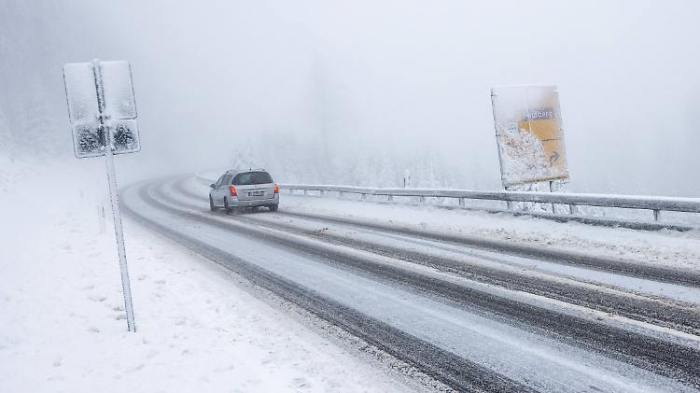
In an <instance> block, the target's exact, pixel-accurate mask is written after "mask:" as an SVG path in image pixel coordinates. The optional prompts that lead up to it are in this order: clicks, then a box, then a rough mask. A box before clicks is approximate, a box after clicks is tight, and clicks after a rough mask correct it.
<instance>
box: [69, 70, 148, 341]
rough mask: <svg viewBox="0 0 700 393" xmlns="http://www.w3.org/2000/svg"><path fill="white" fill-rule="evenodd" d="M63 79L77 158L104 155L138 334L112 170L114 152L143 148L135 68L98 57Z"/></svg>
mask: <svg viewBox="0 0 700 393" xmlns="http://www.w3.org/2000/svg"><path fill="white" fill-rule="evenodd" d="M63 81H64V83H65V87H66V99H67V101H68V116H69V118H70V122H71V131H72V133H73V147H74V151H75V156H76V157H78V158H88V157H98V156H104V157H105V162H106V164H107V180H108V183H109V195H110V200H111V202H112V217H113V218H114V232H115V237H116V242H117V253H118V254H119V267H120V270H121V279H122V289H123V293H124V306H125V307H124V308H125V310H126V320H127V327H128V329H129V330H130V331H132V332H135V331H136V322H135V319H134V306H133V301H132V298H131V283H130V281H129V269H128V266H127V262H126V247H125V245H124V231H123V228H122V219H121V212H120V210H119V195H118V193H117V178H116V173H115V169H114V155H115V154H125V153H134V152H138V151H139V150H141V143H140V141H139V133H138V127H137V124H136V118H137V116H138V114H137V112H136V100H135V99H134V87H133V83H132V80H131V66H130V65H129V63H128V62H126V61H105V62H101V61H99V60H97V59H95V60H93V61H92V62H90V63H68V64H65V65H64V66H63Z"/></svg>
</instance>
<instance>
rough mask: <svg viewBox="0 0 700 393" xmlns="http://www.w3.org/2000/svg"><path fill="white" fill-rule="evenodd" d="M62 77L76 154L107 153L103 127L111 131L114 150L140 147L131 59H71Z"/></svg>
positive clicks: (123, 152) (78, 155)
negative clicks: (128, 60) (72, 61)
mask: <svg viewBox="0 0 700 393" xmlns="http://www.w3.org/2000/svg"><path fill="white" fill-rule="evenodd" d="M98 75H99V76H100V81H99V86H100V88H99V89H98V88H97V85H98V84H97V76H98ZM63 77H64V81H65V85H66V97H67V99H68V114H69V116H70V121H71V125H72V127H73V146H74V151H75V156H76V157H78V158H89V157H98V156H103V155H105V154H106V151H105V135H104V134H102V130H103V129H105V130H106V131H110V134H111V137H112V144H113V147H114V149H113V154H125V153H134V152H137V151H139V150H141V143H140V141H139V133H138V126H137V124H136V117H137V116H138V114H137V112H136V101H135V99H134V87H133V83H132V79H131V66H130V65H129V63H128V62H126V61H98V62H96V63H95V64H93V63H69V64H66V65H65V66H64V67H63ZM100 126H102V127H100Z"/></svg>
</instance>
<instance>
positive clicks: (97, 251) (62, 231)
mask: <svg viewBox="0 0 700 393" xmlns="http://www.w3.org/2000/svg"><path fill="white" fill-rule="evenodd" d="M98 160H99V159H98ZM95 164H96V165H94V167H95V168H96V169H94V170H92V171H91V172H90V171H88V172H89V173H87V175H88V176H85V175H86V173H85V165H83V164H73V163H72V164H66V165H62V166H58V167H53V168H48V167H47V168H40V169H38V170H34V171H28V173H30V175H27V176H24V177H23V178H21V179H14V178H13V179H14V180H13V183H12V184H6V186H7V187H6V188H5V189H4V190H3V191H2V194H0V199H1V200H0V202H1V203H0V213H1V214H0V216H1V217H2V228H1V230H0V239H1V240H0V244H1V246H0V269H2V274H1V275H0V321H1V323H0V391H2V392H93V391H100V392H123V391H128V392H197V391H200V392H201V391H206V392H273V391H274V392H284V391H289V392H328V391H334V392H342V391H345V392H373V391H376V392H390V391H406V390H408V389H409V387H408V386H406V385H405V384H403V383H402V382H401V378H396V375H393V374H388V373H387V372H385V371H383V370H384V368H381V367H379V368H378V367H376V364H373V361H372V360H371V359H370V361H368V358H367V357H368V356H367V355H362V354H360V353H359V351H356V350H355V349H354V347H353V346H351V345H346V344H345V343H344V342H343V341H342V340H338V339H336V338H334V336H333V335H329V334H323V333H322V332H321V329H320V328H314V326H313V324H311V323H308V322H309V321H306V320H305V319H304V317H302V316H299V315H298V314H295V313H285V312H280V310H279V309H277V308H276V305H275V302H274V301H270V300H269V299H265V298H264V297H260V296H256V295H254V294H255V291H251V290H250V288H248V287H247V284H245V283H242V282H240V281H241V280H240V279H239V278H237V277H235V276H230V275H228V274H227V273H225V272H222V271H221V270H220V269H218V268H216V267H214V266H213V265H212V264H211V263H210V262H209V261H208V260H206V259H204V258H202V257H199V256H197V255H195V254H193V253H191V252H190V251H188V250H186V249H184V248H183V247H181V246H180V245H178V244H175V243H174V242H172V241H170V240H168V239H165V238H162V237H160V236H159V235H155V234H152V233H150V232H149V231H148V230H146V229H144V228H142V227H140V226H139V225H138V224H135V223H133V222H129V221H127V222H126V242H127V243H126V245H127V251H128V254H129V267H130V273H131V279H132V289H133V293H134V305H135V311H136V322H137V325H138V332H137V333H136V334H133V333H129V332H127V331H126V321H125V313H124V310H123V299H122V294H121V284H120V280H119V269H118V262H117V258H116V255H115V245H114V240H113V235H112V233H113V232H112V228H111V224H110V221H109V217H108V218H107V226H106V231H105V232H104V233H101V228H100V220H99V218H98V217H99V216H98V214H97V206H98V203H100V202H103V203H104V202H106V201H105V200H104V199H103V196H104V195H105V194H106V182H103V181H102V180H100V181H98V182H95V179H101V177H100V175H102V174H101V173H100V169H102V165H100V164H97V163H95ZM81 165H82V167H81ZM10 169H11V168H10ZM5 170H8V169H7V168H5ZM70 173H74V174H75V175H69V174H70ZM78 173H82V174H83V176H79V175H78ZM81 177H82V179H81ZM7 178H10V177H9V176H8V177H7ZM46 179H54V181H55V183H56V184H60V185H61V186H60V187H55V186H54V187H52V186H50V185H48V186H47V181H46ZM49 183H51V182H49ZM37 184H40V185H41V186H40V187H38V188H37V187H36V185H37ZM106 207H107V210H108V209H109V205H108V204H106Z"/></svg>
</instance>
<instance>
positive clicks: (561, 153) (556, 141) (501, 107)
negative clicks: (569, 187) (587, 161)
mask: <svg viewBox="0 0 700 393" xmlns="http://www.w3.org/2000/svg"><path fill="white" fill-rule="evenodd" d="M491 100H492V103H493V116H494V123H495V128H496V140H497V142H498V152H499V159H500V162H501V180H502V182H503V186H504V187H505V188H508V187H510V186H514V185H520V184H526V183H537V182H545V181H554V180H567V179H568V178H569V171H568V166H567V161H566V150H565V146H564V133H563V127H562V121H561V111H560V108H559V93H558V92H557V88H556V87H555V86H520V87H501V88H494V89H492V90H491Z"/></svg>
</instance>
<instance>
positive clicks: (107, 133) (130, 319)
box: [92, 59, 136, 332]
mask: <svg viewBox="0 0 700 393" xmlns="http://www.w3.org/2000/svg"><path fill="white" fill-rule="evenodd" d="M92 70H93V74H94V77H95V89H96V90H97V104H98V109H99V121H100V125H99V128H100V134H101V135H102V136H103V137H104V141H105V144H104V146H105V161H106V163H107V181H108V183H109V199H110V201H111V202H112V218H113V221H114V233H115V235H116V240H117V252H118V254H119V268H120V270H121V278H122V291H123V294H124V308H125V311H126V321H127V326H128V329H129V331H130V332H136V322H135V320H134V305H133V302H132V299H131V283H130V281H129V269H128V266H127V263H126V247H125V246H124V231H123V228H122V216H121V212H120V210H119V194H118V192H117V177H116V173H115V169H114V151H113V146H112V131H111V127H105V119H107V116H105V114H104V95H103V94H104V91H103V87H102V73H101V71H100V62H99V60H97V59H95V60H93V61H92Z"/></svg>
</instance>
